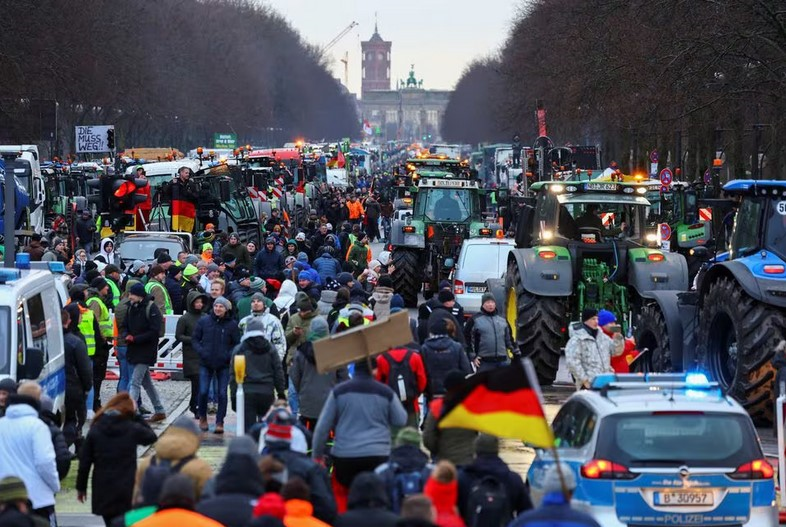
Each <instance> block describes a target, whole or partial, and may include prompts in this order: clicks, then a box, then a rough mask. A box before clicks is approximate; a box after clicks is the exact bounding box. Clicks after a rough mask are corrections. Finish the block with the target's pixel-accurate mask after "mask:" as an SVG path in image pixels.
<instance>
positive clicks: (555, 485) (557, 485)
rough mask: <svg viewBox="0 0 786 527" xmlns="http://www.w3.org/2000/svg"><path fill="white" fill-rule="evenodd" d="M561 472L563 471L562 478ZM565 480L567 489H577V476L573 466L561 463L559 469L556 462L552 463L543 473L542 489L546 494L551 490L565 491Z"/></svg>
mask: <svg viewBox="0 0 786 527" xmlns="http://www.w3.org/2000/svg"><path fill="white" fill-rule="evenodd" d="M560 472H562V477H561V478H560ZM563 481H564V485H565V488H566V489H567V490H575V489H576V476H575V475H573V470H571V468H570V467H569V466H568V465H567V464H565V463H560V464H559V470H558V469H557V464H556V463H550V464H549V466H548V468H546V470H545V472H544V474H543V481H542V483H541V489H542V491H543V492H544V493H545V494H549V493H551V492H560V493H561V492H563V490H562V486H563Z"/></svg>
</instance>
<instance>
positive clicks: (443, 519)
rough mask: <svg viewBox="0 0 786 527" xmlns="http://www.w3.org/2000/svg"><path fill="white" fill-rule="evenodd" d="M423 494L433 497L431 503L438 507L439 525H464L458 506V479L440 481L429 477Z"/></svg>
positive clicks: (453, 526)
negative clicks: (447, 481) (446, 481)
mask: <svg viewBox="0 0 786 527" xmlns="http://www.w3.org/2000/svg"><path fill="white" fill-rule="evenodd" d="M423 494H425V495H426V496H428V497H429V498H431V503H433V504H434V508H435V509H437V525H438V526H439V527H464V520H462V519H461V516H459V513H458V507H457V506H456V500H458V481H452V482H450V483H440V482H439V481H437V480H435V479H433V478H431V477H430V478H428V481H426V485H425V486H424V487H423Z"/></svg>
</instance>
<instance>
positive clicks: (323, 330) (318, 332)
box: [308, 316, 330, 341]
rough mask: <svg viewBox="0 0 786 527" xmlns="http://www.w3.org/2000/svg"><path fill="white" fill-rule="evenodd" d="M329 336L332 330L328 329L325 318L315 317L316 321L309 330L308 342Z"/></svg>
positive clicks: (313, 321) (314, 320) (312, 322)
mask: <svg viewBox="0 0 786 527" xmlns="http://www.w3.org/2000/svg"><path fill="white" fill-rule="evenodd" d="M329 334H330V328H329V327H328V323H327V320H326V319H325V317H321V316H320V317H314V319H313V320H312V321H311V326H310V327H309V329H308V340H309V341H314V340H318V339H321V338H325V337H327V336H328V335H329Z"/></svg>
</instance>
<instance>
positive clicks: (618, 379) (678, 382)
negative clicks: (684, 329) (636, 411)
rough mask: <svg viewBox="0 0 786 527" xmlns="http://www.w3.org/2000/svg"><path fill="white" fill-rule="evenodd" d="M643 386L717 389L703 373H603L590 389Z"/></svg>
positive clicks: (715, 384)
mask: <svg viewBox="0 0 786 527" xmlns="http://www.w3.org/2000/svg"><path fill="white" fill-rule="evenodd" d="M645 386H670V387H684V388H693V389H697V390H701V389H709V388H717V387H718V383H717V382H712V381H710V380H709V379H708V378H707V376H706V375H705V374H704V373H701V372H687V373H616V374H615V373H604V374H602V375H598V376H596V377H595V378H594V379H593V380H592V385H591V387H590V388H591V389H592V390H601V389H604V388H614V389H634V388H639V389H640V388H643V387H645Z"/></svg>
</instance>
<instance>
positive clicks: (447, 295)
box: [437, 289, 456, 304]
mask: <svg viewBox="0 0 786 527" xmlns="http://www.w3.org/2000/svg"><path fill="white" fill-rule="evenodd" d="M455 299H456V296H455V295H454V294H453V293H452V292H451V291H449V290H447V289H441V290H440V292H439V293H438V294H437V300H439V302H440V303H441V304H444V303H445V302H450V301H451V300H455Z"/></svg>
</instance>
